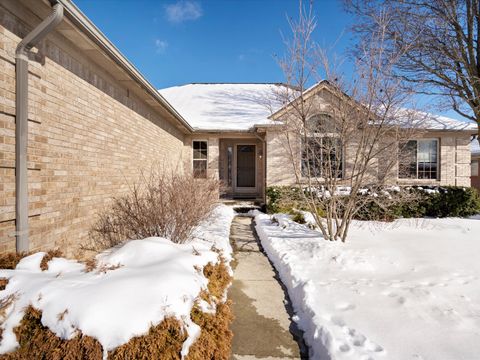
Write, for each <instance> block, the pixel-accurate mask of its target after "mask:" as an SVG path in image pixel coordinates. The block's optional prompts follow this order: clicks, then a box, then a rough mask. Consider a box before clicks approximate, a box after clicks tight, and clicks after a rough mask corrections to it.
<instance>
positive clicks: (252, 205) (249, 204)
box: [221, 199, 264, 214]
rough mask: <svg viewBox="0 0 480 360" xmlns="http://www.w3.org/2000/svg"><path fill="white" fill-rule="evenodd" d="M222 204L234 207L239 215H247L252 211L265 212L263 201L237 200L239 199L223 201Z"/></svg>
mask: <svg viewBox="0 0 480 360" xmlns="http://www.w3.org/2000/svg"><path fill="white" fill-rule="evenodd" d="M221 202H222V203H223V204H225V205H228V206H232V207H233V209H234V210H235V211H236V212H237V213H240V214H242V213H247V212H249V211H250V210H260V211H262V210H264V204H262V200H261V199H258V200H257V199H255V200H237V199H222V200H221Z"/></svg>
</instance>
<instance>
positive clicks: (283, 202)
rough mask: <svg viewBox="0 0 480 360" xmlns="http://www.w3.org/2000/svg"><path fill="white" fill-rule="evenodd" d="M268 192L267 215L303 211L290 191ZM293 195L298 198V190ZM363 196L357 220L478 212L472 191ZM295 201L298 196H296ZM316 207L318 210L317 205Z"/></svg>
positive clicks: (423, 190)
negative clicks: (293, 200)
mask: <svg viewBox="0 0 480 360" xmlns="http://www.w3.org/2000/svg"><path fill="white" fill-rule="evenodd" d="M269 190H270V191H268V190H267V197H268V201H269V203H270V202H271V204H272V205H270V206H269V210H270V211H271V212H285V213H291V214H292V215H294V216H295V213H296V212H295V210H293V209H295V208H297V209H305V207H304V206H302V204H298V203H295V202H292V201H291V198H292V197H291V194H292V191H293V190H292V188H290V190H289V189H286V188H284V187H272V188H269ZM296 194H297V195H298V190H297V193H296ZM363 196H365V197H367V199H366V201H365V202H363V204H362V206H361V207H360V208H359V209H358V211H357V212H356V214H355V219H357V220H378V221H393V220H395V219H398V218H419V217H424V216H429V217H466V216H471V215H475V214H477V213H480V196H479V193H478V191H477V190H476V189H474V188H465V187H457V186H443V187H419V186H418V187H405V188H403V189H402V190H401V191H400V192H396V191H393V192H392V191H390V192H389V193H383V194H379V195H377V196H376V197H373V196H372V195H370V194H365V195H363ZM298 198H300V196H297V199H298ZM346 198H347V196H345V199H346ZM392 198H393V199H392ZM363 200H365V198H364V199H363ZM297 201H298V200H297ZM321 201H328V199H327V200H320V199H319V202H321ZM290 205H291V206H290ZM319 208H320V210H321V206H320V207H319ZM305 210H308V209H305Z"/></svg>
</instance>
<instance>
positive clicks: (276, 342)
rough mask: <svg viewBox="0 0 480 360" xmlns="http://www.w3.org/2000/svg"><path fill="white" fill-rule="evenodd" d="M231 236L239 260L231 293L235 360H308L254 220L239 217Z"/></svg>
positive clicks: (235, 267)
mask: <svg viewBox="0 0 480 360" xmlns="http://www.w3.org/2000/svg"><path fill="white" fill-rule="evenodd" d="M230 234H231V235H230V241H231V243H232V246H233V248H234V251H235V260H236V264H234V275H233V279H234V280H233V284H232V287H231V288H230V290H229V297H230V299H231V300H232V301H233V314H234V316H235V320H234V321H233V324H232V331H233V344H232V353H233V355H232V358H233V359H237V360H247V359H248V360H250V359H265V360H268V359H272V360H273V359H306V358H307V357H306V356H304V355H302V354H303V353H306V351H305V350H304V349H305V346H304V344H303V341H302V334H301V332H300V331H299V330H298V329H297V328H296V326H295V324H294V323H293V322H292V321H291V318H290V317H291V314H292V312H291V307H290V302H289V300H288V295H287V293H286V291H285V290H284V288H283V287H282V284H281V283H280V282H279V281H278V277H277V274H276V272H275V270H274V268H273V267H272V265H271V264H270V262H269V260H268V258H267V256H266V255H265V254H264V253H263V250H262V248H261V245H260V242H259V241H258V239H257V236H256V232H255V229H254V227H253V223H252V218H250V217H242V216H237V217H236V218H235V219H234V220H233V223H232V228H231V233H230Z"/></svg>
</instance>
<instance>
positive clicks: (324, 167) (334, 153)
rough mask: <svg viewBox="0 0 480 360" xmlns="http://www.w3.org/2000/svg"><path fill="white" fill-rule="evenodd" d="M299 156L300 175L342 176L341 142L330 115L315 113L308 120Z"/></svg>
mask: <svg viewBox="0 0 480 360" xmlns="http://www.w3.org/2000/svg"><path fill="white" fill-rule="evenodd" d="M301 156H302V158H301V166H302V168H301V170H302V176H304V177H320V178H327V177H328V178H331V177H336V178H341V177H342V173H343V151H342V143H341V141H340V138H339V136H338V134H337V132H336V129H335V124H334V120H333V118H332V117H331V116H329V115H327V114H322V115H316V116H314V117H312V118H310V119H309V120H308V122H307V124H306V136H304V137H303V139H302V154H301Z"/></svg>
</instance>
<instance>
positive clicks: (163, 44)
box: [155, 39, 168, 53]
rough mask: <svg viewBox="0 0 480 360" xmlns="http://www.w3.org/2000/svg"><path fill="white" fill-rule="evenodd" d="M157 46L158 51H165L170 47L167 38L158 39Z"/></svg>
mask: <svg viewBox="0 0 480 360" xmlns="http://www.w3.org/2000/svg"><path fill="white" fill-rule="evenodd" d="M155 47H156V49H157V53H164V52H165V50H166V49H167V47H168V42H166V41H165V40H160V39H156V40H155Z"/></svg>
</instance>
